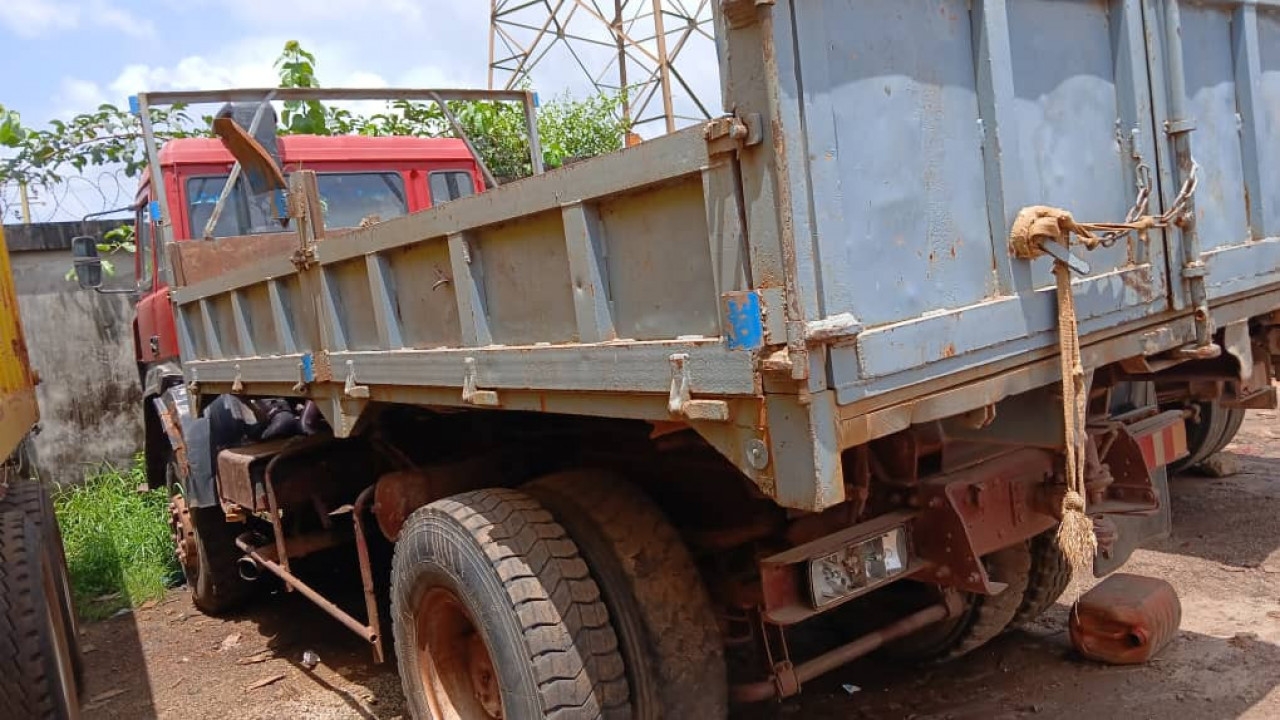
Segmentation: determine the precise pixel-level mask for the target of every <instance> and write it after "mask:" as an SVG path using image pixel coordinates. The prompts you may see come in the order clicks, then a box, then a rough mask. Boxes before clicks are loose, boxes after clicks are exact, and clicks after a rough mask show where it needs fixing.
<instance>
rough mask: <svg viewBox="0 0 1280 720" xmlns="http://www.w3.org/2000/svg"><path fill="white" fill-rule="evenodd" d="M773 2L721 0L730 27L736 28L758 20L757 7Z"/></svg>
mask: <svg viewBox="0 0 1280 720" xmlns="http://www.w3.org/2000/svg"><path fill="white" fill-rule="evenodd" d="M773 4H774V0H720V10H721V12H723V13H724V19H725V20H726V21H727V22H728V23H729V27H731V28H733V29H735V30H736V29H738V28H743V27H746V26H748V25H750V24H752V23H754V22H755V21H756V8H758V7H760V6H762V5H773Z"/></svg>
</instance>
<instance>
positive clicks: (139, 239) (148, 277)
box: [133, 206, 156, 291]
mask: <svg viewBox="0 0 1280 720" xmlns="http://www.w3.org/2000/svg"><path fill="white" fill-rule="evenodd" d="M133 222H134V226H133V230H134V238H133V240H134V244H135V245H136V246H137V248H138V289H139V290H143V291H146V290H150V289H151V288H152V287H154V286H155V277H156V248H155V243H153V242H152V238H151V220H150V218H148V217H147V211H146V207H145V206H143V207H142V208H139V209H138V212H137V214H136V215H134V220H133Z"/></svg>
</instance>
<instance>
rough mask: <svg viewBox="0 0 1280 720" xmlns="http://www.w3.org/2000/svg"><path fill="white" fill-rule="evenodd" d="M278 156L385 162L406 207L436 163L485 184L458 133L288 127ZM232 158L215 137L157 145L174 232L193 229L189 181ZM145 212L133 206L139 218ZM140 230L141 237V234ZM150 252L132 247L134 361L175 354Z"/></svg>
mask: <svg viewBox="0 0 1280 720" xmlns="http://www.w3.org/2000/svg"><path fill="white" fill-rule="evenodd" d="M279 148H280V159H281V164H282V166H283V169H284V171H285V172H293V171H295V170H298V169H300V168H306V169H308V170H315V171H317V172H359V171H374V170H382V171H388V172H395V173H399V174H400V175H401V176H402V177H403V178H404V184H405V192H406V194H407V198H406V199H407V200H408V204H409V212H418V211H420V210H425V209H426V208H428V207H430V206H431V197H430V192H429V191H428V188H427V176H428V175H429V174H430V173H431V172H433V171H437V170H461V171H464V172H467V173H469V174H470V175H471V178H472V182H473V183H474V185H475V188H476V191H477V192H481V191H483V190H484V187H485V183H484V178H483V177H482V176H481V174H480V167H479V165H478V164H477V163H476V161H475V159H474V158H473V157H472V156H471V154H470V152H468V150H467V146H466V144H465V143H464V142H462V141H461V140H458V139H456V138H414V137H354V136H353V137H347V136H334V137H317V136H311V135H292V136H286V137H281V138H279ZM233 163H234V159H233V158H232V157H231V153H229V152H227V150H226V148H224V147H223V146H222V143H221V142H219V141H218V140H216V139H212V138H183V139H180V140H173V141H170V142H168V143H165V145H164V147H163V148H161V150H160V165H161V167H162V168H163V174H164V181H165V192H166V196H167V197H168V200H169V207H168V212H167V215H168V217H169V221H170V223H171V229H172V232H173V239H174V240H175V241H186V240H188V239H190V237H191V232H190V230H191V228H190V224H191V223H190V216H189V214H188V212H187V196H186V181H187V179H189V178H192V177H197V176H201V175H226V174H227V173H228V172H230V170H231V166H232V164H233ZM151 184H152V183H151V177H150V170H149V169H148V170H147V171H145V172H144V173H143V176H142V181H141V182H140V184H139V186H138V193H137V195H136V196H135V200H136V202H137V204H138V205H139V206H140V207H144V206H145V205H146V204H147V203H148V202H150V201H151V200H153V199H155V196H154V193H153V192H152V187H151ZM144 218H145V214H144V213H142V212H141V211H140V212H138V214H137V217H136V220H137V221H138V222H139V223H141V222H143V219H144ZM154 229H155V225H154V224H153V225H152V230H153V231H152V232H151V233H150V235H149V237H150V243H151V247H150V257H152V258H157V259H160V258H163V257H164V256H165V255H166V253H165V252H163V249H162V248H159V247H156V246H155V240H154V238H155V237H156V236H157V233H156V232H154ZM143 240H144V238H143V237H142V235H139V241H143ZM145 256H147V253H146V252H144V251H140V252H138V253H137V264H138V266H137V268H136V272H137V277H138V278H140V279H141V280H142V289H143V292H142V295H141V296H140V297H139V299H138V303H137V311H136V315H135V319H134V323H135V326H136V331H135V345H136V347H135V348H134V350H135V353H136V356H137V358H138V361H139V362H141V363H144V364H149V363H156V362H161V361H166V360H172V359H175V358H177V357H178V340H177V337H178V333H177V325H176V324H175V322H174V317H173V308H172V305H171V304H170V302H169V286H168V285H167V284H166V283H165V282H164V275H163V274H162V273H161V271H160V270H161V268H160V265H161V264H162V263H163V262H164V261H163V260H162V259H161V260H160V261H159V262H153V263H152V265H153V267H152V268H150V272H149V273H148V272H147V271H146V269H144V268H143V267H142V258H143V257H145Z"/></svg>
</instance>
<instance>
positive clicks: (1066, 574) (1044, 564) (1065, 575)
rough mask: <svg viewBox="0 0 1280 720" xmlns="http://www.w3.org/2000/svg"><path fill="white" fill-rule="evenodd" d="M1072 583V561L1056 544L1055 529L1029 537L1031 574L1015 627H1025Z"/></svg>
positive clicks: (1056, 532)
mask: <svg viewBox="0 0 1280 720" xmlns="http://www.w3.org/2000/svg"><path fill="white" fill-rule="evenodd" d="M1070 584H1071V562H1070V561H1068V560H1067V556H1066V555H1064V554H1063V553H1062V548H1061V547H1060V546H1059V545H1058V528H1057V527H1056V526H1055V527H1053V528H1051V529H1049V530H1047V531H1045V532H1043V533H1040V534H1039V535H1037V536H1035V537H1033V538H1031V571H1030V574H1029V576H1028V578H1027V589H1026V592H1024V593H1023V594H1022V604H1021V605H1019V606H1018V612H1017V614H1016V615H1014V617H1013V624H1014V625H1027V624H1029V623H1031V622H1032V621H1033V620H1035V619H1036V618H1038V617H1040V616H1041V615H1043V614H1044V611H1045V610H1048V609H1049V608H1051V607H1053V604H1054V603H1056V602H1058V598H1060V597H1062V593H1064V592H1066V589H1067V586H1068V585H1070Z"/></svg>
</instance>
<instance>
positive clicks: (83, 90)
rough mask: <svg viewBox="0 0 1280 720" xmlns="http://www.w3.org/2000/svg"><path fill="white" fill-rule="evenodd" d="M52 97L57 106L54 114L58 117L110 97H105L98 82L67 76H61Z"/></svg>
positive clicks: (108, 100)
mask: <svg viewBox="0 0 1280 720" xmlns="http://www.w3.org/2000/svg"><path fill="white" fill-rule="evenodd" d="M54 99H55V101H56V102H57V106H58V108H59V110H58V111H57V112H56V113H55V114H56V115H58V116H59V117H68V116H71V115H75V114H76V113H80V112H85V111H87V110H91V109H93V108H96V107H98V106H99V105H101V104H103V103H105V102H111V98H109V97H107V94H106V93H105V92H103V90H102V87H101V86H99V85H98V83H95V82H90V81H88V80H80V79H78V78H69V77H64V78H62V83H61V85H60V86H59V88H58V93H57V95H55V96H54Z"/></svg>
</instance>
